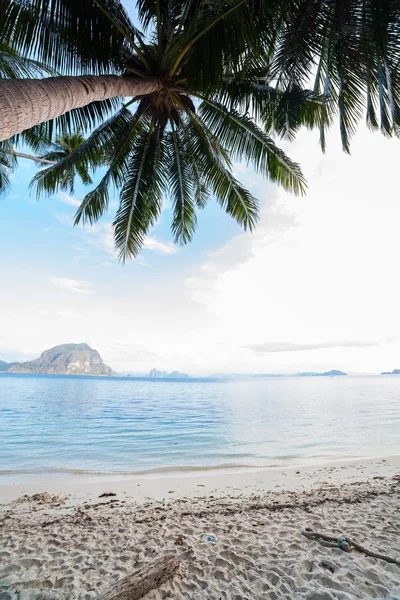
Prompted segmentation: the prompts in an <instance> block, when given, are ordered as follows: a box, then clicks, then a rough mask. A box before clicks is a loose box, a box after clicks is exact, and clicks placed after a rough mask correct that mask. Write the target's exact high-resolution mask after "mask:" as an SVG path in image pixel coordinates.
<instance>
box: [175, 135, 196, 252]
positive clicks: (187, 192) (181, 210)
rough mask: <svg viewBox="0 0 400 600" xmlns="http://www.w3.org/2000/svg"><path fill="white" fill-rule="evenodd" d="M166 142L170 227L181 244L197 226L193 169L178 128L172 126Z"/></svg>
mask: <svg viewBox="0 0 400 600" xmlns="http://www.w3.org/2000/svg"><path fill="white" fill-rule="evenodd" d="M168 142H169V144H168V145H169V154H170V163H169V165H168V166H169V169H168V171H169V173H168V175H169V177H168V181H169V190H170V196H171V198H172V202H173V220H172V226H171V229H172V233H173V235H174V239H175V242H178V243H179V244H181V245H183V244H187V243H188V242H190V241H191V240H192V238H193V235H194V233H195V231H196V228H197V217H196V210H195V207H194V199H195V193H194V187H193V179H192V177H193V169H191V168H190V165H191V156H190V153H189V152H188V148H187V146H186V145H185V142H184V138H182V136H181V135H180V131H179V129H178V130H177V129H176V128H175V127H173V128H172V131H171V132H170V133H169V135H168ZM201 197H202V196H201Z"/></svg>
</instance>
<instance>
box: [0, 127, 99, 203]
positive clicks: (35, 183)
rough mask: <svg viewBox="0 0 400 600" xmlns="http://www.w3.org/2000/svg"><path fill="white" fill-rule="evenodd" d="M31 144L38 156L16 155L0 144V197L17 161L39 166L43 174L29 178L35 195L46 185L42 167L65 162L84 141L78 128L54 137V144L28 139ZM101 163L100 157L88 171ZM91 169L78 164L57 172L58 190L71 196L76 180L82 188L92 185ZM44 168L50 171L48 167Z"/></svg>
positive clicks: (13, 150)
mask: <svg viewBox="0 0 400 600" xmlns="http://www.w3.org/2000/svg"><path fill="white" fill-rule="evenodd" d="M30 141H31V144H30V145H31V146H34V151H36V152H37V153H38V154H36V155H35V154H27V153H26V152H18V151H17V150H15V148H14V147H13V146H12V145H11V144H10V142H9V141H8V140H6V141H5V142H1V143H0V193H4V192H5V191H6V190H7V188H8V186H9V183H10V181H9V180H10V174H11V173H12V172H13V171H14V170H15V168H16V167H17V165H18V162H17V159H18V158H25V159H28V160H32V161H34V162H36V163H37V165H38V166H41V167H42V170H40V171H39V172H38V173H37V174H36V175H35V176H34V177H33V178H32V181H31V183H30V186H31V187H34V188H36V189H37V190H38V193H40V191H42V188H43V190H45V186H44V185H43V182H44V181H45V177H46V173H47V170H46V169H44V168H43V165H50V166H53V165H56V164H57V163H58V162H60V161H62V160H64V158H66V157H68V156H69V155H70V154H72V152H74V151H75V150H77V149H78V148H79V146H81V145H82V144H83V142H84V141H85V137H84V136H83V135H82V132H81V128H80V127H78V129H77V130H76V131H75V132H73V133H71V134H70V133H66V132H65V133H64V134H63V135H59V136H57V137H56V139H55V141H54V142H51V141H49V140H46V139H39V140H34V138H33V136H31V140H30ZM34 141H35V143H34ZM103 163H104V158H103V157H101V156H99V159H98V160H97V161H93V162H92V164H91V165H90V167H91V168H96V167H98V166H101V165H102V164H103ZM90 167H89V165H87V164H77V165H73V166H71V167H69V168H66V169H59V170H58V171H57V172H58V176H59V182H58V187H59V188H60V189H61V190H63V191H65V192H68V193H70V194H73V193H74V187H75V178H76V176H78V177H79V178H80V180H81V182H82V183H83V184H84V185H89V184H91V183H93V181H92V178H91V176H90V172H89V171H90ZM47 168H51V167H49V166H47Z"/></svg>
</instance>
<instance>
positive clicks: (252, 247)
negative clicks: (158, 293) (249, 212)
mask: <svg viewBox="0 0 400 600" xmlns="http://www.w3.org/2000/svg"><path fill="white" fill-rule="evenodd" d="M333 133H334V134H336V133H337V132H333ZM332 137H335V136H333V134H332ZM330 141H331V145H330V146H328V154H327V155H325V156H323V155H321V153H320V150H319V148H318V146H317V143H316V139H315V134H314V133H309V132H303V133H302V134H301V135H300V136H299V139H298V141H297V142H296V143H295V144H293V145H292V146H289V147H287V148H286V150H287V151H288V152H289V154H291V155H292V156H293V158H294V159H295V160H298V161H299V162H300V163H301V164H302V166H303V169H304V172H305V173H306V175H307V177H308V183H309V188H308V193H307V196H306V197H304V198H296V197H293V196H290V195H288V194H285V193H284V192H283V191H281V190H278V189H277V188H276V187H275V186H274V187H272V186H271V185H266V186H265V187H266V191H267V193H266V196H267V201H268V203H269V205H268V207H267V209H266V210H265V211H264V212H263V214H262V217H261V220H260V223H259V225H258V227H257V228H256V230H255V233H254V234H253V235H249V234H244V235H242V236H239V237H237V238H236V239H234V240H231V241H230V242H229V243H228V244H226V245H225V246H224V247H222V248H221V249H220V250H219V251H218V252H216V253H214V254H213V255H210V257H209V259H208V260H207V261H206V262H205V263H204V264H203V265H202V268H201V269H200V271H199V272H198V273H195V274H194V275H193V276H192V277H191V278H189V279H188V280H187V289H188V291H189V293H190V296H191V298H192V299H193V300H194V301H195V302H197V303H199V304H201V305H202V306H204V307H205V309H206V310H207V314H208V320H209V321H211V318H214V319H215V318H216V319H217V320H218V325H217V326H216V327H215V326H214V328H213V331H212V332H211V333H210V336H212V337H210V344H217V343H221V342H224V343H225V344H227V345H230V346H231V348H233V347H234V346H236V351H235V352H234V355H236V358H235V359H234V361H235V364H236V365H241V369H242V370H247V369H248V368H249V367H250V368H251V367H252V368H251V370H252V371H256V370H259V368H260V367H262V370H264V371H265V370H268V365H269V366H271V365H278V366H280V367H282V368H284V369H285V370H286V371H291V370H293V368H294V369H296V370H297V367H302V366H304V367H308V366H310V367H314V368H315V367H318V365H323V367H325V366H326V367H331V368H333V367H337V368H342V367H344V368H347V369H348V370H352V369H353V370H366V371H368V370H370V371H372V372H373V371H379V370H380V369H381V367H382V368H383V369H384V368H385V366H384V363H385V362H386V361H389V362H391V363H392V362H393V360H394V359H393V358H392V359H391V360H390V358H389V357H391V356H395V352H396V348H397V346H398V345H397V346H396V344H395V343H394V342H393V341H391V340H393V339H394V338H399V337H400V323H399V320H398V318H397V314H398V306H399V302H400V286H399V285H398V281H397V278H396V273H397V271H398V256H399V254H400V237H399V235H398V223H399V222H400V203H399V201H398V193H397V180H396V179H397V176H396V173H397V169H398V167H397V162H398V150H399V142H398V140H387V139H384V138H383V137H380V136H378V135H375V136H374V135H372V134H371V133H369V132H367V131H366V130H364V129H362V130H361V131H360V132H359V134H358V136H357V137H356V138H355V140H354V142H353V148H352V156H351V157H349V156H347V155H345V154H343V153H342V152H341V150H340V149H339V147H338V145H337V144H335V143H334V142H333V141H332V139H331V140H330ZM381 164H382V169H384V172H385V177H380V176H378V175H376V174H377V173H380V172H381V171H380V169H381V167H380V166H379V165H381ZM257 185H258V187H260V185H259V184H257ZM271 194H272V196H273V200H274V202H273V203H271V201H270V200H271ZM264 202H265V200H264ZM211 340H213V341H211ZM277 340H278V342H279V340H284V342H279V343H278V342H277ZM331 340H333V342H331ZM335 340H339V342H335ZM346 340H348V341H346ZM363 340H367V342H365V341H363ZM368 340H377V341H376V342H375V343H374V342H369V341H368ZM239 347H241V350H239ZM254 350H258V351H259V352H254ZM293 350H296V351H295V352H294V351H293ZM246 353H247V354H246ZM265 353H268V356H266V355H265ZM283 353H284V354H283ZM222 362H223V361H222V360H220V364H221V363H222ZM295 365H296V366H295ZM298 370H303V369H302V368H299V369H298Z"/></svg>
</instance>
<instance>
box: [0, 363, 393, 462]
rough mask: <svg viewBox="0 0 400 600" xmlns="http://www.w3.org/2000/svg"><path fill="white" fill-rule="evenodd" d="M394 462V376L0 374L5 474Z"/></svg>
mask: <svg viewBox="0 0 400 600" xmlns="http://www.w3.org/2000/svg"><path fill="white" fill-rule="evenodd" d="M390 454H400V376H398V377H396V376H392V377H390V376H387V377H384V376H381V377H343V378H325V377H324V378H280V379H263V380H259V379H252V380H248V381H240V382H220V381H219V382H218V381H198V380H197V381H196V380H189V381H146V380H135V379H130V378H120V379H107V378H89V377H63V376H40V375H39V376H30V375H0V472H1V473H5V472H7V473H10V472H19V473H23V472H44V471H47V472H52V471H54V472H57V471H66V470H67V471H88V472H100V473H102V472H105V473H110V472H125V473H134V472H148V471H157V470H163V469H165V470H172V471H173V470H177V469H181V468H185V467H191V468H213V467H221V466H246V467H252V466H272V465H281V464H304V463H308V462H318V461H322V460H328V459H336V458H341V457H343V458H344V457H355V456H359V457H361V456H382V455H390Z"/></svg>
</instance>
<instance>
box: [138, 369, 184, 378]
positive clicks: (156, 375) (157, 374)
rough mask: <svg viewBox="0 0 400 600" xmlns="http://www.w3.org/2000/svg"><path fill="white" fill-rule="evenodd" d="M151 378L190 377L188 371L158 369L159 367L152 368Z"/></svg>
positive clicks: (149, 375)
mask: <svg viewBox="0 0 400 600" xmlns="http://www.w3.org/2000/svg"><path fill="white" fill-rule="evenodd" d="M147 377H149V378H150V379H189V375H187V374H186V373H180V372H179V371H172V373H168V372H167V371H158V370H157V369H151V371H150V372H149V374H148V376H147Z"/></svg>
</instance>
